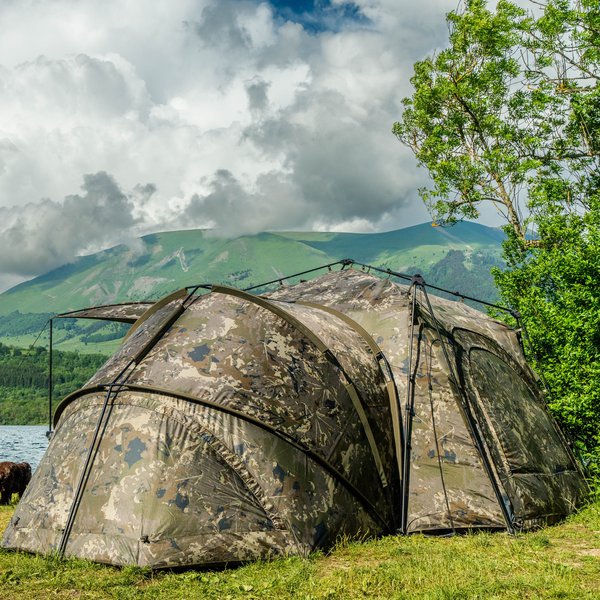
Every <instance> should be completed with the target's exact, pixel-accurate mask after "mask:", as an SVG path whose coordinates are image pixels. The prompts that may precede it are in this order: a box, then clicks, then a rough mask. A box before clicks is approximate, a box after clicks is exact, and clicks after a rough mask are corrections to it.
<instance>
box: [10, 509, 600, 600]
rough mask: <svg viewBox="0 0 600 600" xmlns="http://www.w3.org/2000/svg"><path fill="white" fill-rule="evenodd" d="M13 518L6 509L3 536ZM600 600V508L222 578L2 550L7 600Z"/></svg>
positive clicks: (383, 543) (279, 563) (403, 540)
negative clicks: (530, 526) (537, 526)
mask: <svg viewBox="0 0 600 600" xmlns="http://www.w3.org/2000/svg"><path fill="white" fill-rule="evenodd" d="M12 512H13V508H12V507H0V529H4V527H5V526H6V524H7V523H8V521H9V519H10V516H11V514H12ZM366 597H368V598H385V599H387V598H427V599H440V600H441V599H450V598H485V599H490V598H515V599H517V598H519V599H520V598H578V599H579V598H600V501H596V502H595V503H592V504H590V505H589V506H587V507H586V508H584V509H582V510H581V511H580V512H579V514H576V515H574V516H572V517H571V518H570V519H569V520H568V521H567V522H566V523H563V524H561V525H558V526H555V527H549V528H546V529H543V530H541V531H538V532H534V533H528V534H522V535H518V536H515V537H511V536H509V535H507V534H488V533H484V534H477V535H467V536H459V537H454V538H428V537H423V536H419V535H417V536H409V537H401V536H389V537H385V538H382V539H379V540H373V541H367V542H361V543H356V542H354V543H340V544H339V545H338V547H337V548H335V549H334V550H333V551H332V552H330V553H329V554H327V555H323V554H320V553H317V554H314V555H313V556H311V557H310V558H308V559H301V558H288V559H280V560H276V561H273V562H267V563H253V564H248V565H246V566H243V567H240V568H236V569H225V570H221V571H200V570H197V571H194V570H191V571H185V572H180V573H170V572H163V571H160V572H155V573H152V572H150V571H146V570H141V569H137V568H124V569H117V568H112V567H104V566H100V565H95V564H92V563H88V562H84V561H79V560H69V561H64V562H62V561H59V560H56V559H53V558H42V557H38V556H29V555H24V554H18V553H12V552H5V551H2V550H0V599H2V600H4V599H7V600H8V599H10V600H12V599H14V598H28V599H34V598H35V599H37V598H119V599H126V598H168V599H169V600H173V599H178V598H214V599H219V600H224V599H227V598H231V599H233V598H246V599H251V598H254V599H258V598H261V599H262V598H274V599H277V600H283V599H285V598H294V599H307V600H308V599H313V598H314V599H317V598H319V599H346V598H366Z"/></svg>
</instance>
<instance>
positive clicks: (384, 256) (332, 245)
mask: <svg viewBox="0 0 600 600" xmlns="http://www.w3.org/2000/svg"><path fill="white" fill-rule="evenodd" d="M503 237H504V234H503V233H502V232H501V231H499V230H497V229H493V228H489V227H485V226H483V225H479V224H476V223H469V222H464V223H459V224H457V225H455V226H453V227H451V228H441V227H432V226H431V224H430V223H424V224H421V225H416V226H414V227H407V228H404V229H399V230H396V231H389V232H385V233H372V234H354V233H318V232H309V233H303V232H279V233H260V234H256V235H252V236H243V237H239V238H235V239H223V238H217V237H215V236H214V235H211V234H210V233H209V232H205V231H201V230H188V231H174V232H167V233H157V234H152V235H148V236H145V237H143V238H141V239H140V240H139V243H138V244H136V245H135V246H134V247H127V246H116V247H114V248H110V249H108V250H104V251H102V252H98V253H96V254H92V255H89V256H83V257H79V258H77V259H76V260H75V261H74V262H73V263H71V264H68V265H64V266H62V267H59V268H57V269H54V270H53V271H50V272H49V273H46V274H45V275H42V276H39V277H36V278H35V279H32V280H30V281H27V282H25V283H22V284H20V285H18V286H16V287H14V288H12V289H10V290H8V291H6V292H4V293H3V294H0V341H2V342H4V343H8V344H13V345H21V346H23V345H28V344H30V343H31V342H32V341H33V339H34V338H35V336H36V335H37V333H38V332H39V330H40V329H41V327H42V326H43V324H44V323H45V321H46V320H47V318H48V317H50V316H51V315H52V314H56V313H58V312H65V311H69V310H75V309H79V308H83V307H86V306H92V305H96V304H108V303H114V302H124V301H133V300H146V299H149V298H158V297H160V296H161V295H164V294H165V293H167V292H170V291H172V290H175V289H178V288H180V287H183V286H185V285H192V284H197V283H226V284H229V285H233V286H236V287H248V286H251V285H255V284H258V283H261V282H264V281H268V280H271V279H274V278H277V277H280V276H282V275H288V274H292V273H295V272H299V271H304V270H306V269H310V268H314V267H318V266H321V265H323V264H326V263H329V262H334V261H336V260H339V259H342V258H353V259H355V260H357V261H359V262H364V263H368V264H373V265H376V266H385V267H389V268H392V269H394V270H398V271H403V272H408V273H415V272H419V273H421V274H423V275H424V276H425V277H426V278H427V280H428V281H429V282H431V283H435V284H436V285H440V286H442V287H447V288H451V289H453V290H461V291H465V293H468V294H470V295H474V296H477V297H481V298H483V299H487V300H493V299H495V289H494V287H493V284H492V279H491V276H490V274H489V271H490V268H491V267H492V266H493V265H498V264H501V260H500V244H501V242H502V239H503ZM124 331H125V329H124V328H123V327H115V326H114V325H105V324H103V323H94V322H92V323H89V322H78V323H72V322H71V323H69V322H64V323H62V324H61V325H60V326H59V328H58V330H57V332H56V334H57V335H56V337H55V341H56V344H57V346H58V347H62V348H63V349H79V350H81V349H82V348H83V349H86V350H88V351H99V352H105V353H106V352H110V351H112V349H113V348H114V347H115V345H116V340H118V339H119V338H120V337H121V336H122V335H123V333H124ZM86 346H89V347H88V348H85V347H86Z"/></svg>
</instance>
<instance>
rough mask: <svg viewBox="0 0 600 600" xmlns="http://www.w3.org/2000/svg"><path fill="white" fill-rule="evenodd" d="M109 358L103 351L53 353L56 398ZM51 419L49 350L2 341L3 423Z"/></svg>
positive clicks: (0, 420)
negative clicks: (49, 411)
mask: <svg viewBox="0 0 600 600" xmlns="http://www.w3.org/2000/svg"><path fill="white" fill-rule="evenodd" d="M105 361H106V357H105V356H102V355H101V354H80V353H78V352H61V351H57V350H55V351H54V352H53V361H52V364H53V377H52V379H53V382H54V394H53V397H54V398H56V399H57V400H60V399H62V398H63V397H64V396H66V395H67V394H69V393H71V392H73V391H75V390H76V389H78V388H79V387H81V386H83V384H84V383H85V382H86V381H87V380H88V379H89V378H90V377H91V376H92V375H93V374H94V373H95V372H96V371H97V369H98V367H99V366H100V365H102V364H103V363H104V362H105ZM47 420H48V352H47V351H46V349H44V348H33V349H31V350H29V351H28V350H23V349H21V348H12V347H10V346H5V345H4V344H0V425H37V424H41V423H44V422H47Z"/></svg>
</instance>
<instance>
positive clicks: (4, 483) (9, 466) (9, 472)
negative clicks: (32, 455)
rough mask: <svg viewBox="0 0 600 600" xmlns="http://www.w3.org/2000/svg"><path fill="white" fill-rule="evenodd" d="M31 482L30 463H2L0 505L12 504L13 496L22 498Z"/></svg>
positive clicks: (0, 468)
mask: <svg viewBox="0 0 600 600" xmlns="http://www.w3.org/2000/svg"><path fill="white" fill-rule="evenodd" d="M30 480H31V465H30V464H29V463H26V462H22V463H14V462H0V504H10V501H11V498H12V495H13V494H19V498H21V496H23V492H24V491H25V488H26V487H27V484H28V483H29V481H30Z"/></svg>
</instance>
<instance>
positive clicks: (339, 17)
mask: <svg viewBox="0 0 600 600" xmlns="http://www.w3.org/2000/svg"><path fill="white" fill-rule="evenodd" d="M271 4H272V6H273V7H274V8H275V11H276V14H277V15H278V16H279V17H280V18H282V19H285V20H287V21H294V22H295V23H300V25H302V26H303V27H304V29H306V30H307V31H310V32H312V33H320V32H322V31H340V30H341V29H345V28H346V27H348V26H354V27H356V26H365V25H368V24H369V20H368V19H367V18H366V17H365V16H364V15H363V14H362V12H361V10H360V8H359V7H358V6H357V5H356V4H354V3H353V2H344V3H343V4H332V3H331V2H330V1H329V0H296V1H294V0H271Z"/></svg>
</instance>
